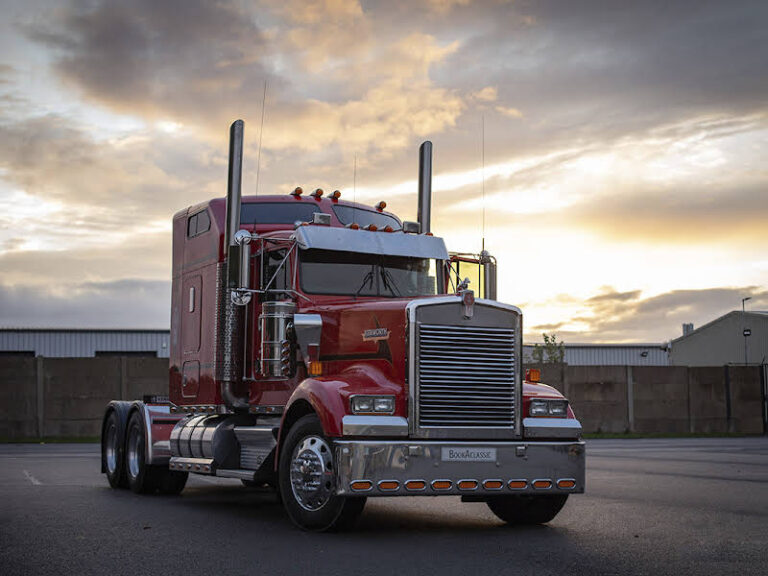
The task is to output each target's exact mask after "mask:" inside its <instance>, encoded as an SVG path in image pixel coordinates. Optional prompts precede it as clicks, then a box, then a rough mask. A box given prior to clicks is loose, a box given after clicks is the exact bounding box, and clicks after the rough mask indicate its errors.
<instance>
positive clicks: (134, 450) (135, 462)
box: [125, 412, 186, 494]
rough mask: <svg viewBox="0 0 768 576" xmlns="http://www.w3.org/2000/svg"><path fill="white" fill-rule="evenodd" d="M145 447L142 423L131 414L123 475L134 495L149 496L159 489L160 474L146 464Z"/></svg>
mask: <svg viewBox="0 0 768 576" xmlns="http://www.w3.org/2000/svg"><path fill="white" fill-rule="evenodd" d="M145 445H146V441H145V432H144V421H143V420H142V418H141V415H140V414H139V413H138V412H133V414H131V417H130V418H129V419H128V428H127V429H126V431H125V475H126V477H127V478H128V487H129V488H130V489H131V490H132V491H133V492H135V493H136V494H151V493H153V492H155V491H156V490H157V489H158V488H159V480H160V478H159V476H160V474H159V473H158V470H157V469H156V468H154V467H153V466H150V465H148V464H147V462H146V449H145ZM185 482H186V480H185Z"/></svg>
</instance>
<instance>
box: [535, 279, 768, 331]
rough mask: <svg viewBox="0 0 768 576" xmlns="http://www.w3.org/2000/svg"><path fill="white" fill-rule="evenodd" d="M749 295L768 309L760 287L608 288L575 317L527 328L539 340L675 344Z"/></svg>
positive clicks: (753, 303)
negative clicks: (548, 336)
mask: <svg viewBox="0 0 768 576" xmlns="http://www.w3.org/2000/svg"><path fill="white" fill-rule="evenodd" d="M747 296H749V297H751V298H752V301H751V302H750V304H751V308H752V309H754V310H768V290H766V289H765V287H761V286H744V287H723V288H710V289H703V290H673V291H670V292H666V293H663V294H659V295H656V296H649V297H647V298H643V297H642V293H641V292H640V291H639V290H636V291H629V292H616V291H613V290H610V289H608V290H607V291H605V292H603V293H601V294H598V295H596V296H594V297H592V298H589V299H587V300H586V301H584V304H583V309H582V310H581V311H580V312H579V313H578V314H577V315H576V316H574V317H572V318H569V319H566V320H564V321H563V322H558V323H549V324H541V325H538V326H532V327H530V328H529V330H530V332H531V335H532V336H534V339H536V340H538V334H539V333H541V332H552V331H556V332H557V335H558V337H559V338H560V339H562V340H564V341H565V342H627V341H635V342H639V341H653V340H655V339H658V338H659V333H660V332H661V333H665V334H666V336H665V340H672V339H674V338H677V337H678V336H680V335H681V332H680V330H681V326H682V324H683V323H688V322H693V324H694V325H695V326H700V325H702V324H705V323H707V322H710V321H711V320H714V319H715V318H717V317H719V316H721V315H723V314H726V313H728V312H730V311H732V310H736V309H738V308H739V305H740V303H741V299H742V298H745V297H747ZM574 322H579V323H581V324H583V325H585V326H586V328H585V329H584V330H583V331H581V330H580V331H579V332H575V331H568V330H567V329H564V327H567V326H568V325H569V324H572V323H574ZM662 328H663V330H661V329H662Z"/></svg>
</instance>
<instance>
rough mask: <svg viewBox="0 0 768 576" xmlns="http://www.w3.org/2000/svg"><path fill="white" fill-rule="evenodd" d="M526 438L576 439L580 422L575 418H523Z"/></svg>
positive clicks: (579, 433)
mask: <svg viewBox="0 0 768 576" xmlns="http://www.w3.org/2000/svg"><path fill="white" fill-rule="evenodd" d="M523 430H524V435H525V437H526V438H574V439H576V438H578V437H579V436H581V422H579V421H578V420H576V418H531V417H528V418H524V419H523Z"/></svg>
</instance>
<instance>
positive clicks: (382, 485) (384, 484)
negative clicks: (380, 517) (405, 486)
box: [379, 480, 400, 492]
mask: <svg viewBox="0 0 768 576" xmlns="http://www.w3.org/2000/svg"><path fill="white" fill-rule="evenodd" d="M398 488H400V482H398V481H397V480H382V481H381V482H379V490H384V491H387V492H392V491H393V490H397V489H398Z"/></svg>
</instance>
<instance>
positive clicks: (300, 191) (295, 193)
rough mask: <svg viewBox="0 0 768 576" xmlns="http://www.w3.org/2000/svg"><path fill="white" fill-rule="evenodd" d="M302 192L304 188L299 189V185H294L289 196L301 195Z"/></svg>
mask: <svg viewBox="0 0 768 576" xmlns="http://www.w3.org/2000/svg"><path fill="white" fill-rule="evenodd" d="M302 194H304V190H302V189H301V186H296V188H294V189H293V192H291V196H301V195H302Z"/></svg>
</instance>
